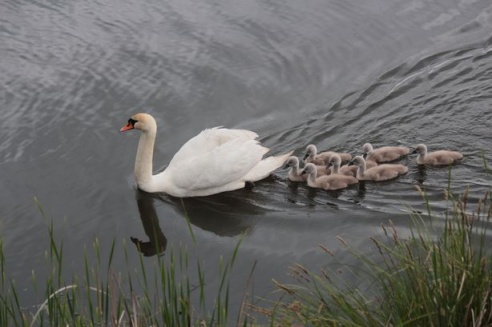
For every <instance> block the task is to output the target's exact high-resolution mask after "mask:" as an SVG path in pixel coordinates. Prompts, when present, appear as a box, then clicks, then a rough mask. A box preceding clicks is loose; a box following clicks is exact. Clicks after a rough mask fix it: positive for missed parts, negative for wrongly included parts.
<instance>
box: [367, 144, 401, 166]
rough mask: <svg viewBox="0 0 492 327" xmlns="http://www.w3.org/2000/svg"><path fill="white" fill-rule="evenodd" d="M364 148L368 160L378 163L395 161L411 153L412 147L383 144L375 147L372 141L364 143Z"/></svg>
mask: <svg viewBox="0 0 492 327" xmlns="http://www.w3.org/2000/svg"><path fill="white" fill-rule="evenodd" d="M362 149H363V150H364V153H365V155H364V158H365V160H366V161H368V160H373V161H375V162H377V163H383V162H391V161H395V160H398V159H400V158H401V157H403V156H406V155H407V154H409V153H410V148H408V147H406V146H383V147H380V148H376V149H374V148H373V147H372V145H371V143H366V144H364V145H363V146H362Z"/></svg>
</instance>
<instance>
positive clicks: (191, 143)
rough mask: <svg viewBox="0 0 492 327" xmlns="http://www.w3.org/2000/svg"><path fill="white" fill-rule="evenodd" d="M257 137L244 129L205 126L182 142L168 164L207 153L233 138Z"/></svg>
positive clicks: (250, 138)
mask: <svg viewBox="0 0 492 327" xmlns="http://www.w3.org/2000/svg"><path fill="white" fill-rule="evenodd" d="M257 137H258V134H256V133H255V132H252V131H248V130H244V129H228V128H222V127H213V128H207V129H205V130H203V131H202V132H201V133H200V134H198V135H196V136H195V137H193V138H191V139H189V140H188V141H187V142H186V143H185V144H183V146H181V148H180V149H179V150H178V152H176V154H175V155H174V156H173V158H172V159H171V162H170V163H169V164H170V165H171V164H172V163H173V161H176V162H179V161H184V160H188V159H189V158H192V157H195V156H197V155H201V154H204V153H208V152H210V151H212V150H214V149H216V148H217V147H219V146H221V145H223V144H225V143H227V142H229V141H232V140H234V139H241V140H254V139H256V138H257ZM266 152H268V149H267V148H264V153H266Z"/></svg>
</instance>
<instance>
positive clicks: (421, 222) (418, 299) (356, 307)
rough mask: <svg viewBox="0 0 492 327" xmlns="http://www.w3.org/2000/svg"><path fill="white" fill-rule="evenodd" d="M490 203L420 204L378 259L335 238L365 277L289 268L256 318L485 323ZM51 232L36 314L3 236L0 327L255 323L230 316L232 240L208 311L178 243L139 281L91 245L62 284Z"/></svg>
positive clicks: (491, 285)
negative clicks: (9, 267) (92, 258)
mask: <svg viewBox="0 0 492 327" xmlns="http://www.w3.org/2000/svg"><path fill="white" fill-rule="evenodd" d="M422 196H423V197H424V199H425V198H426V197H425V194H423V193H422ZM491 200H492V197H491V195H490V194H488V193H487V194H485V195H484V197H483V199H481V200H480V201H478V203H474V204H472V203H469V202H470V200H469V198H468V195H467V193H466V192H465V194H463V195H462V196H460V197H459V198H457V199H454V198H452V197H449V203H450V209H451V210H449V212H448V214H446V215H445V216H444V217H436V216H434V215H433V212H432V205H431V204H430V203H428V202H427V207H428V212H427V213H426V214H425V215H422V214H421V215H418V214H414V215H413V222H414V224H413V227H412V229H411V234H410V236H406V237H402V236H400V235H399V234H398V231H397V229H396V228H395V227H394V226H392V225H391V224H390V225H389V226H382V231H383V233H381V236H380V237H373V238H372V239H371V240H372V242H373V244H374V251H373V252H374V253H376V255H375V256H368V255H367V252H366V253H361V252H360V251H358V250H356V249H351V248H350V246H349V245H347V244H346V243H345V242H344V241H343V240H341V244H342V247H343V248H344V249H345V250H346V252H348V253H350V254H351V255H353V256H354V257H355V259H356V261H357V262H358V264H356V265H355V267H357V269H355V268H353V269H352V271H351V273H353V274H354V275H356V276H358V278H357V279H358V280H363V281H364V282H363V283H358V285H353V284H354V283H353V281H350V280H344V279H342V277H340V274H338V273H337V272H336V271H330V270H327V269H326V270H321V271H318V272H314V271H310V270H309V269H307V268H305V267H303V266H301V265H294V266H293V268H292V273H293V275H294V276H295V281H293V282H292V284H280V283H278V282H275V283H274V284H275V287H276V288H277V289H278V290H279V291H280V292H281V294H282V296H281V297H280V299H279V300H278V301H277V302H275V303H272V304H271V305H268V306H265V307H262V308H260V307H256V306H255V307H253V306H250V308H251V309H252V310H253V311H252V312H254V313H256V316H257V317H259V316H260V315H263V316H266V317H267V318H268V325H269V326H489V325H492V295H491V290H492V270H491V269H490V268H491V267H490V263H491V260H492V255H491V252H490V250H489V248H488V243H489V242H487V239H488V238H489V235H488V231H490V230H491V228H490V226H489V225H490V219H491V216H492V206H491ZM52 230H53V227H51V228H50V232H49V238H50V243H51V248H50V250H49V253H48V254H47V258H48V260H49V263H50V265H51V273H50V275H49V277H48V279H47V280H46V281H43V282H42V283H43V285H42V286H43V289H44V288H45V291H44V294H45V296H44V298H45V301H44V302H43V303H40V304H39V306H37V307H36V309H35V310H26V309H25V308H23V307H22V305H21V303H19V297H18V294H17V290H16V287H15V283H13V282H12V281H11V280H9V279H8V278H7V277H6V273H5V272H6V267H5V257H4V254H3V253H4V252H3V249H2V246H1V242H0V266H1V269H2V275H1V280H0V286H1V298H0V326H42V325H48V326H67V325H69V326H94V325H100V326H109V325H111V326H230V325H238V326H239V325H240V326H252V325H259V324H258V323H257V321H258V320H254V319H253V318H251V316H246V315H244V314H243V312H242V311H243V310H239V311H241V314H240V315H239V317H238V318H236V317H235V318H234V319H231V317H230V316H229V312H230V310H229V282H228V280H229V275H230V271H231V268H232V267H233V264H234V260H235V258H236V255H237V251H238V248H239V246H240V245H239V244H238V245H237V247H236V249H235V250H234V251H233V253H232V255H231V258H229V259H227V260H222V259H221V260H220V261H219V262H218V264H219V265H220V267H221V269H220V271H221V276H220V283H219V286H218V289H217V293H216V299H215V301H214V306H213V308H207V307H206V305H205V302H206V301H205V294H204V285H205V276H204V273H203V269H202V268H201V265H200V263H199V262H197V263H196V264H194V263H193V264H190V262H189V259H188V254H187V252H186V250H185V249H179V250H178V251H177V252H173V249H168V250H167V251H166V260H164V259H163V258H162V257H157V259H156V265H155V271H152V272H148V271H145V269H146V268H145V265H144V263H143V261H142V260H143V257H140V267H139V268H138V269H139V270H140V274H139V276H141V278H140V279H139V280H134V279H132V277H131V276H130V275H128V276H123V277H122V276H121V275H120V274H117V273H114V271H113V269H112V260H113V256H114V252H115V243H114V242H113V244H112V247H111V249H110V251H109V254H108V260H107V262H103V263H102V262H101V261H102V260H101V259H100V258H101V256H100V250H99V248H98V245H97V242H96V243H95V247H94V249H95V252H96V258H97V260H96V266H97V267H93V266H92V264H89V260H88V259H87V257H86V258H85V271H84V273H83V276H82V277H81V278H79V277H78V276H73V277H72V278H71V279H70V280H69V281H67V280H64V279H63V277H62V276H63V274H62V262H63V245H62V244H61V243H57V242H56V241H55V237H54V235H53V232H52ZM239 243H240V242H239ZM321 250H322V251H325V252H326V254H327V263H328V262H330V263H332V262H335V261H336V260H338V259H337V257H336V255H335V254H334V253H333V252H332V251H330V250H329V249H327V248H325V247H324V246H321ZM125 255H126V252H125ZM346 255H347V254H346V253H345V254H344V256H346ZM190 269H193V270H194V271H195V272H196V275H197V276H198V277H197V279H198V283H197V285H196V286H195V285H192V284H191V282H190V278H189V277H188V275H187V274H182V273H181V272H183V271H187V270H190ZM344 269H347V267H344ZM148 276H153V277H152V278H150V277H148ZM344 276H345V275H344ZM40 282H41V281H37V282H36V283H37V284H38V285H36V288H37V289H40V285H39V283H40ZM137 285H138V286H139V287H136V286H137ZM361 285H363V288H362V287H361ZM137 289H138V291H137ZM141 290H143V291H141ZM197 294H198V295H197ZM209 297H210V296H209V295H207V298H209Z"/></svg>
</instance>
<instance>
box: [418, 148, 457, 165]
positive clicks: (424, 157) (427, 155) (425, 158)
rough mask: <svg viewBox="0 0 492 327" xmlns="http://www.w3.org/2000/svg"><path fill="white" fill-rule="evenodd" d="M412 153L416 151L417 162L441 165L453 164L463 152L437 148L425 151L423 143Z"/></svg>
mask: <svg viewBox="0 0 492 327" xmlns="http://www.w3.org/2000/svg"><path fill="white" fill-rule="evenodd" d="M412 153H418V154H419V155H418V156H417V159H416V161H417V164H419V165H434V166H443V165H450V164H453V163H455V162H457V161H459V160H461V159H463V154H462V153H460V152H458V151H450V150H438V151H433V152H427V146H426V145H425V144H419V145H417V146H416V147H415V150H414V151H413V152H412Z"/></svg>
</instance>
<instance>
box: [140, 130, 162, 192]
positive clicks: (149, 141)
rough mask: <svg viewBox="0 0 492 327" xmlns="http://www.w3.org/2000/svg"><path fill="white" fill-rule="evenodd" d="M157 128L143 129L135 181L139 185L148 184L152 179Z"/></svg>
mask: <svg viewBox="0 0 492 327" xmlns="http://www.w3.org/2000/svg"><path fill="white" fill-rule="evenodd" d="M156 132H157V128H151V129H149V130H145V131H142V135H140V140H139V141H138V148H137V156H136V158H135V181H136V182H137V185H139V186H141V185H142V184H147V183H149V182H150V181H151V180H152V158H153V155H154V143H155V136H156Z"/></svg>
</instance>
